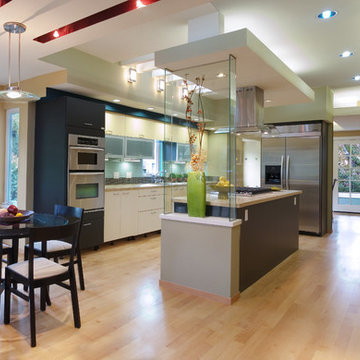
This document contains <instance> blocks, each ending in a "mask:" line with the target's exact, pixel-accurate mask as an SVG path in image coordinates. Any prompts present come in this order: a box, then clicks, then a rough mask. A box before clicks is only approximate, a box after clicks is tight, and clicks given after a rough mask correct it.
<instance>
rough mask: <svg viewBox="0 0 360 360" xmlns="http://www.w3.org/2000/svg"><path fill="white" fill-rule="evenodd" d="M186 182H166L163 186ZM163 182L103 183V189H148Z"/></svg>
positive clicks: (157, 186)
mask: <svg viewBox="0 0 360 360" xmlns="http://www.w3.org/2000/svg"><path fill="white" fill-rule="evenodd" d="M186 184H187V183H186V182H176V183H170V182H169V183H166V184H165V186H186ZM161 187H164V184H163V183H162V184H161V183H160V184H153V183H147V184H109V185H105V191H120V190H138V189H150V188H161Z"/></svg>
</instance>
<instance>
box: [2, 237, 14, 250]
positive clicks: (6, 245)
mask: <svg viewBox="0 0 360 360" xmlns="http://www.w3.org/2000/svg"><path fill="white" fill-rule="evenodd" d="M2 244H3V248H4V249H5V248H11V247H12V240H10V239H4V240H3V241H2Z"/></svg>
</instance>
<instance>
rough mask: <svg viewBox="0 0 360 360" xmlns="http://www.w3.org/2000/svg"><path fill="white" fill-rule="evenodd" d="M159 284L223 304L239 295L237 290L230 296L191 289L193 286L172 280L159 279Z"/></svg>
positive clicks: (227, 303)
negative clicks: (175, 282)
mask: <svg viewBox="0 0 360 360" xmlns="http://www.w3.org/2000/svg"><path fill="white" fill-rule="evenodd" d="M159 285H160V286H162V287H165V288H168V289H172V290H176V291H180V292H183V293H187V294H190V295H195V296H199V297H202V298H205V299H208V300H213V301H216V302H219V303H222V304H225V305H232V304H233V303H234V302H235V301H236V300H237V299H238V298H239V297H240V292H238V293H237V294H235V295H234V296H232V297H226V296H221V295H216V294H212V293H208V292H206V291H202V290H198V289H193V288H190V287H187V286H183V285H179V284H174V283H172V282H169V281H165V280H159Z"/></svg>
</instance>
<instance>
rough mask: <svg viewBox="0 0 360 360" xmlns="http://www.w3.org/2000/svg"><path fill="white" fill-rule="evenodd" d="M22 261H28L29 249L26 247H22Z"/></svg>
mask: <svg viewBox="0 0 360 360" xmlns="http://www.w3.org/2000/svg"><path fill="white" fill-rule="evenodd" d="M24 260H29V248H28V247H27V246H25V247H24Z"/></svg>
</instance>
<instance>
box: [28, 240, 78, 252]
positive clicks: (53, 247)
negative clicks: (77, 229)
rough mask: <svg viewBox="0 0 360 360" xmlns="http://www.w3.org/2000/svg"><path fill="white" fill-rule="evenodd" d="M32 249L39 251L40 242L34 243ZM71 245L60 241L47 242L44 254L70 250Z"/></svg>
mask: <svg viewBox="0 0 360 360" xmlns="http://www.w3.org/2000/svg"><path fill="white" fill-rule="evenodd" d="M34 249H36V250H39V251H41V242H35V243H34ZM70 249H71V244H69V243H67V242H66V241H61V240H48V241H47V242H46V252H48V253H51V252H55V251H62V250H70Z"/></svg>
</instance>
